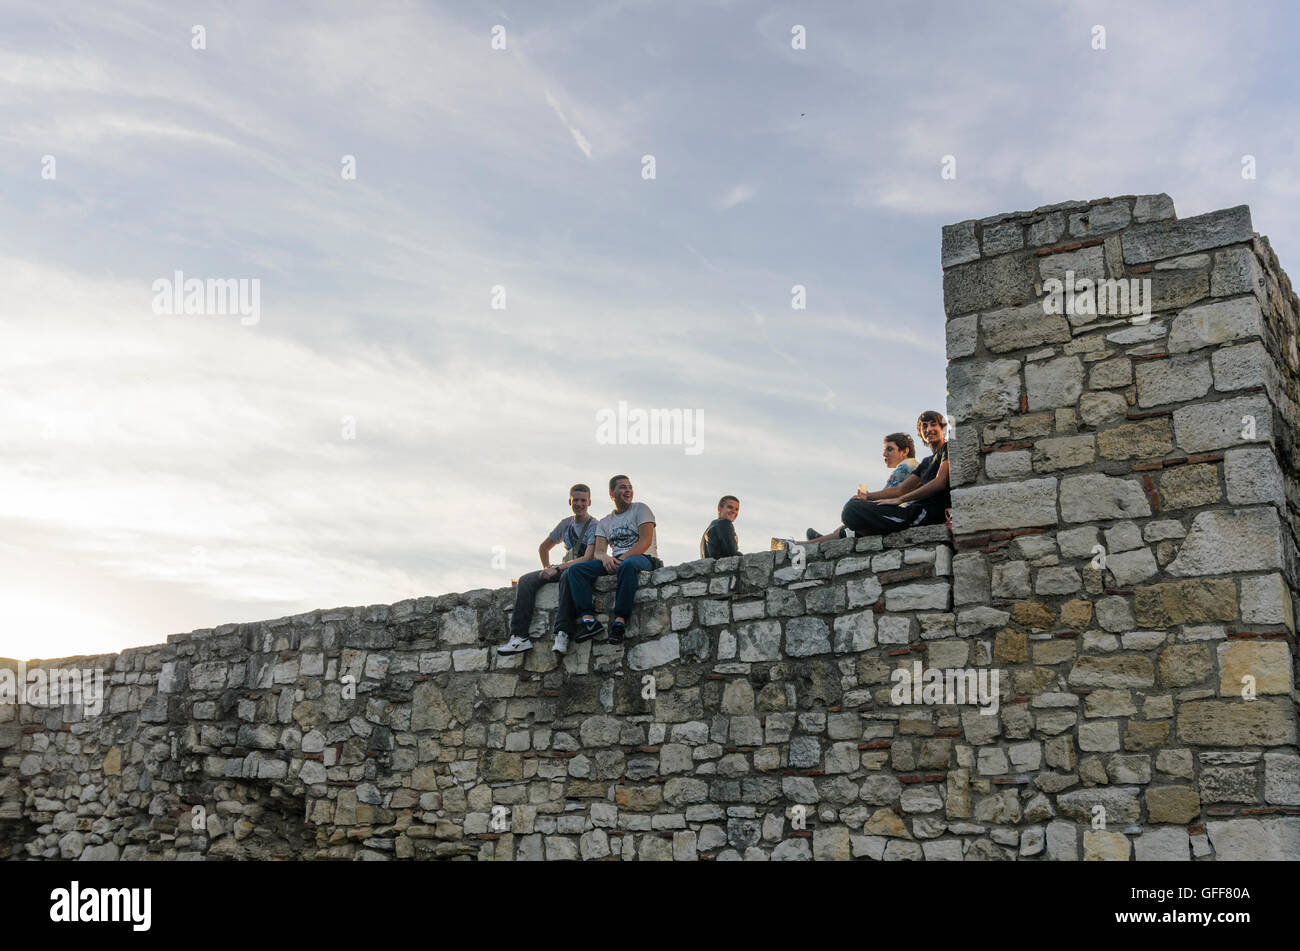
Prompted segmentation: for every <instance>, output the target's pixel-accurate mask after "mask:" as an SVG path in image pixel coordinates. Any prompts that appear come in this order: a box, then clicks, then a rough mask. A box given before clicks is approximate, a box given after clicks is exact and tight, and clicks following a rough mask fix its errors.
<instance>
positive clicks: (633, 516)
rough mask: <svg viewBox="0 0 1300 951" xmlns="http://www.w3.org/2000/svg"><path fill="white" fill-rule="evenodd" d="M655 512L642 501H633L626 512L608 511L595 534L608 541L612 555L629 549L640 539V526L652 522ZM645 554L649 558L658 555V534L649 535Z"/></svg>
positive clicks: (617, 554)
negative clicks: (648, 545)
mask: <svg viewBox="0 0 1300 951" xmlns="http://www.w3.org/2000/svg"><path fill="white" fill-rule="evenodd" d="M654 520H655V513H654V512H652V511H650V506H648V505H646V504H645V503H644V502H633V503H632V504H631V505H629V506H628V507H627V511H626V512H621V513H620V512H610V513H609V514H608V515H606V516H605V517H604V518H602V519H601V520H600V524H599V525H597V526H596V535H597V537H599V538H604V539H606V540H607V541H608V542H609V553H610V554H611V555H613V556H614V557H616V558H617V557H618V556H620V555H622V554H623V553H624V552H626V551H629V550H630V549H631V548H632V547H633V546H634V545H635V544H636V543H637V541H638V540H639V539H640V537H641V535H640V528H641V526H642V525H644V524H645V523H646V522H653V521H654ZM645 554H647V555H649V556H650V557H651V558H658V557H659V536H658V533H657V532H656V533H655V534H654V535H652V536H651V540H650V547H649V548H648V549H646V551H645Z"/></svg>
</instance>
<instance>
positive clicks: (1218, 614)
mask: <svg viewBox="0 0 1300 951" xmlns="http://www.w3.org/2000/svg"><path fill="white" fill-rule="evenodd" d="M1133 604H1134V608H1135V610H1136V613H1137V622H1138V623H1139V624H1141V625H1143V626H1149V627H1167V626H1169V625H1172V624H1200V623H1204V622H1206V621H1235V620H1236V619H1237V586H1236V585H1235V584H1234V583H1233V582H1232V580H1231V579H1229V578H1202V579H1197V580H1195V581H1172V582H1166V583H1164V584H1154V585H1146V586H1144V587H1140V588H1137V589H1136V590H1135V591H1134V592H1133Z"/></svg>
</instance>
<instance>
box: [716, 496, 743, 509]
mask: <svg viewBox="0 0 1300 951" xmlns="http://www.w3.org/2000/svg"><path fill="white" fill-rule="evenodd" d="M728 500H730V501H732V502H735V503H736V506H737V507H739V506H740V499H738V498H736V497H735V496H734V495H724V496H723V497H722V498H720V499H718V508H722V506H724V505H726V504H727V502H728Z"/></svg>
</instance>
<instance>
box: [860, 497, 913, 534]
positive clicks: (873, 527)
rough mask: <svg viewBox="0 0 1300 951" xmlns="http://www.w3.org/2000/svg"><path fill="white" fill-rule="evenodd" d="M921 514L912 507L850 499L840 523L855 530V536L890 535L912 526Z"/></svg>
mask: <svg viewBox="0 0 1300 951" xmlns="http://www.w3.org/2000/svg"><path fill="white" fill-rule="evenodd" d="M919 514H920V513H919V512H918V511H917V510H916V509H915V508H913V507H912V506H910V505H909V506H907V507H906V508H904V507H903V506H901V505H881V504H880V503H878V502H867V501H865V500H864V499H849V500H848V501H847V502H845V503H844V511H843V512H841V513H840V521H841V522H843V523H844V527H845V528H848V529H852V530H853V534H854V535H859V536H861V535H888V534H889V533H890V532H898V531H902V530H903V529H905V528H907V527H908V526H910V525H911V524H912V522H913V521H914V520H915V519H916V517H917V516H918V515H919Z"/></svg>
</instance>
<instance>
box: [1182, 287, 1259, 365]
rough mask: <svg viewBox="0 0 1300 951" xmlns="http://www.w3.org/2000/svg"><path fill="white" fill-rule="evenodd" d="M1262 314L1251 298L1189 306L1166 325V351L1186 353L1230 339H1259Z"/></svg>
mask: <svg viewBox="0 0 1300 951" xmlns="http://www.w3.org/2000/svg"><path fill="white" fill-rule="evenodd" d="M1263 327H1264V323H1263V315H1262V314H1261V313H1260V310H1259V301H1257V300H1256V299H1255V298H1254V297H1235V298H1232V299H1231V300H1216V301H1211V302H1210V303H1208V304H1198V305H1197V306H1195V307H1188V308H1187V309H1186V310H1184V311H1182V312H1181V313H1179V315H1178V316H1177V317H1175V318H1174V319H1173V322H1172V323H1171V324H1170V325H1169V352H1170V353H1186V352H1188V351H1190V350H1200V349H1201V348H1202V347H1214V346H1218V345H1219V344H1221V343H1227V342H1228V341H1230V340H1242V339H1245V338H1247V337H1258V336H1260V335H1261V334H1262V333H1263Z"/></svg>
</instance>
